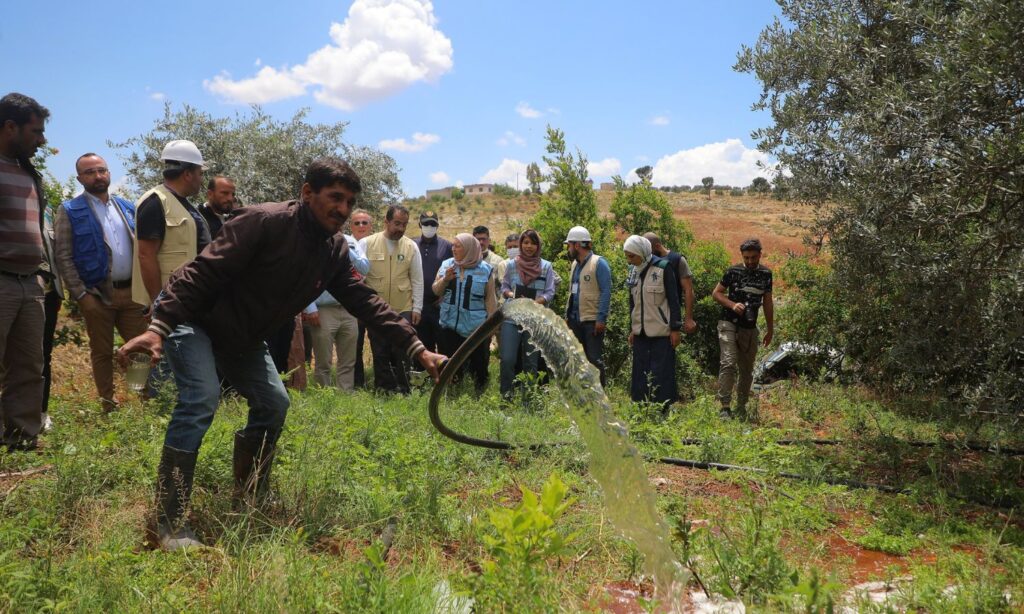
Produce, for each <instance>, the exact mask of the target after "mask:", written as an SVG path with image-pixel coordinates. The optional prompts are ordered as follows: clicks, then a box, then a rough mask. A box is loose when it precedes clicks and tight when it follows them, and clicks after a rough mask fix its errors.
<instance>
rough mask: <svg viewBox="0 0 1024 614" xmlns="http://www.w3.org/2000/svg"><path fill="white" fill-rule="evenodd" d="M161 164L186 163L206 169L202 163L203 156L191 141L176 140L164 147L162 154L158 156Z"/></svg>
mask: <svg viewBox="0 0 1024 614" xmlns="http://www.w3.org/2000/svg"><path fill="white" fill-rule="evenodd" d="M160 160H161V161H162V162H187V163H188V164H195V165H197V166H202V167H203V168H206V164H205V163H204V162H203V154H201V153H199V148H198V147H196V144H195V143H193V142H192V141H185V140H177V141H171V142H170V143H168V144H166V145H164V152H163V153H162V154H160Z"/></svg>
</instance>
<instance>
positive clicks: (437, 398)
mask: <svg viewBox="0 0 1024 614" xmlns="http://www.w3.org/2000/svg"><path fill="white" fill-rule="evenodd" d="M504 319H505V317H504V316H503V315H502V313H501V311H496V312H495V313H494V314H493V315H491V316H490V317H489V318H487V320H485V321H484V323H483V324H481V325H480V327H479V328H477V329H476V330H475V331H473V334H471V335H470V336H469V338H467V339H466V341H465V342H464V343H463V344H462V345H461V346H459V349H458V350H456V351H455V354H454V355H452V356H451V357H450V358H449V359H448V362H447V363H445V365H444V367H443V368H442V370H441V373H440V376H439V378H438V383H437V385H435V386H434V389H433V390H432V391H431V393H430V402H429V405H428V413H429V415H430V423H431V424H433V425H434V428H436V429H437V430H438V432H440V433H441V434H442V435H444V436H445V437H447V438H449V439H451V440H452V441H456V442H458V443H462V444H466V445H470V446H476V447H479V448H487V449H490V450H516V449H527V450H539V449H542V448H549V447H555V446H559V445H564V444H561V443H539V444H528V445H517V444H512V443H509V442H507V441H495V440H492V439H481V438H478V437H472V436H469V435H466V434H464V433H459V432H458V431H455V430H453V429H451V428H449V427H448V425H446V424H445V423H444V421H443V420H441V415H440V412H439V407H440V404H441V399H442V397H443V396H444V391H445V389H446V388H447V387H448V386H449V385H450V384H451V381H452V379H453V378H454V377H455V374H456V373H457V372H458V370H459V367H461V366H462V364H463V363H464V362H466V359H467V358H469V355H470V354H471V353H472V352H473V350H475V349H476V347H477V346H478V345H480V344H481V343H484V342H486V341H487V340H488V339H490V337H491V335H492V334H493V333H494V331H495V330H497V329H498V328H499V327H500V326H501V323H502V322H503V321H504ZM657 460H658V462H660V463H663V464H667V465H675V466H678V467H690V468H693V469H703V470H706V471H710V470H740V471H750V472H752V473H762V474H766V475H778V476H779V477H783V478H786V479H791V480H809V481H818V482H824V483H826V484H833V485H842V486H849V487H851V488H866V489H871V488H873V489H876V490H881V491H883V492H902V491H901V490H900V489H898V488H895V487H892V486H886V485H884V484H869V483H867V482H858V481H856V480H846V479H842V478H827V477H818V478H816V477H809V476H804V475H798V474H795V473H784V472H782V473H774V474H773V473H771V472H769V471H768V470H766V469H761V468H758V467H741V466H739V465H726V464H722V463H705V462H701V461H695V460H687V459H682V458H671V457H664V458H658V459H657Z"/></svg>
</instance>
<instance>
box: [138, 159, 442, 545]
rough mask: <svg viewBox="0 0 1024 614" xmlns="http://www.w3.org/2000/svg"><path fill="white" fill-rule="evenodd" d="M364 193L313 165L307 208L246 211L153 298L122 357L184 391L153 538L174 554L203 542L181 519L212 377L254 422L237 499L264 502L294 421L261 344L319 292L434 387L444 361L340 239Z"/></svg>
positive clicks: (336, 170) (163, 463)
mask: <svg viewBox="0 0 1024 614" xmlns="http://www.w3.org/2000/svg"><path fill="white" fill-rule="evenodd" d="M361 189H362V186H361V183H360V180H359V176H358V175H357V174H356V173H355V171H353V170H352V168H351V167H349V165H348V164H346V163H345V162H343V161H341V160H337V159H333V158H321V159H319V160H315V161H314V162H313V163H312V164H311V165H310V167H309V170H308V171H307V172H306V178H305V183H304V184H303V186H302V196H301V200H298V201H290V202H285V203H271V204H267V205H262V206H257V207H247V208H246V209H245V210H244V211H243V212H242V213H241V214H240V215H238V216H237V217H235V218H233V219H231V220H230V221H228V222H227V223H226V224H225V225H224V227H223V228H222V229H221V232H220V234H219V235H218V236H217V238H216V239H215V240H214V241H213V242H212V243H211V244H210V245H209V246H208V247H207V248H206V249H204V250H203V251H202V253H200V254H199V256H197V257H196V259H195V260H193V261H191V262H189V263H188V264H186V265H185V266H184V267H182V268H181V269H179V270H178V271H177V272H175V273H174V274H173V275H172V276H171V278H170V279H169V280H168V281H167V284H166V285H165V286H164V288H163V290H161V292H160V294H159V295H158V296H157V299H156V301H155V302H154V305H153V320H152V323H151V324H150V326H149V330H147V331H146V332H145V333H143V334H142V335H140V336H138V337H136V338H134V339H132V340H131V341H129V342H128V343H126V344H125V345H124V347H122V348H121V350H120V352H121V354H122V356H123V357H127V356H128V354H131V353H133V352H146V353H148V354H150V355H151V356H152V358H153V361H154V362H155V361H156V359H158V358H159V357H160V355H161V350H163V351H166V353H167V358H168V359H169V362H170V365H171V370H172V371H173V372H174V375H175V380H176V381H177V384H178V401H177V404H176V405H175V408H174V412H173V414H172V415H171V421H170V424H168V426H167V435H166V437H165V438H164V448H163V453H162V456H161V459H160V465H159V468H158V470H157V520H158V522H157V538H158V540H159V543H160V547H161V548H163V549H165V550H176V549H178V548H186V547H191V546H196V545H199V544H200V542H199V541H198V539H197V538H196V536H195V534H194V533H193V532H192V530H191V529H190V528H189V526H188V523H187V522H186V521H185V518H184V510H185V509H186V507H187V504H188V500H189V497H190V495H191V491H192V478H193V475H194V473H195V466H196V458H197V453H198V450H199V445H200V443H201V442H202V440H203V435H204V434H205V433H206V430H207V429H208V428H209V426H210V423H211V422H212V420H213V414H214V411H215V409H216V407H217V401H218V399H219V397H220V384H219V382H218V380H217V376H216V369H215V368H214V367H218V368H220V370H221V372H222V373H224V375H225V376H227V377H228V378H229V379H230V380H231V383H232V384H233V385H234V387H235V389H236V390H238V392H239V394H241V395H242V396H243V397H244V398H245V399H246V400H247V401H248V403H249V421H248V424H247V425H246V426H245V428H244V429H242V430H240V431H238V432H236V433H235V450H234V478H235V493H236V497H237V498H238V499H239V500H243V501H246V502H248V503H259V502H260V501H261V500H262V499H263V497H264V496H265V494H266V492H267V486H268V478H269V475H270V467H271V463H272V461H273V457H274V449H275V446H276V444H277V439H278V436H279V435H280V434H281V429H282V427H283V426H284V420H285V414H286V413H287V410H288V394H287V393H286V392H285V389H284V386H283V385H282V383H281V378H280V377H279V376H278V374H277V371H276V369H275V368H274V363H273V361H272V360H271V359H270V356H269V355H268V354H267V349H266V345H265V344H264V343H263V339H265V338H266V337H267V335H268V333H269V332H270V331H272V330H275V329H276V328H278V327H280V326H281V324H282V323H284V322H287V321H288V320H290V319H292V318H294V317H295V314H297V313H299V312H300V311H302V309H303V308H304V307H306V306H307V305H309V303H311V302H312V301H313V300H314V299H315V298H316V297H318V296H319V295H320V294H321V293H322V292H323V291H324V290H326V291H327V292H330V293H331V295H333V296H334V297H335V298H336V299H337V300H338V302H340V303H341V304H342V305H343V306H344V307H345V308H346V309H347V310H348V311H350V312H351V313H352V314H353V315H355V316H356V317H358V318H359V319H361V320H363V321H364V322H366V324H367V326H368V327H369V328H370V329H371V330H373V331H375V332H376V333H378V334H380V335H381V336H383V337H385V338H386V339H387V340H388V342H389V343H390V344H391V345H393V346H395V347H397V348H401V349H402V350H404V351H405V353H406V355H407V356H409V357H410V358H412V359H415V360H417V361H418V362H419V363H420V364H421V365H423V367H424V368H425V369H426V370H427V371H428V372H430V373H431V375H433V376H434V378H435V379H436V378H437V369H438V366H439V365H440V364H441V362H442V361H443V360H444V357H443V356H440V355H438V354H434V353H432V352H429V351H427V350H426V349H425V348H424V346H423V344H422V343H420V341H419V340H418V339H417V338H416V334H415V331H414V329H413V328H412V326H410V325H409V323H408V322H407V321H406V320H404V319H403V318H402V317H401V316H399V315H398V314H397V313H395V312H394V311H393V310H392V309H391V308H390V307H389V306H388V305H387V304H386V303H385V302H384V301H383V300H381V298H380V297H379V296H377V294H376V293H375V292H374V291H373V290H371V289H370V288H369V287H368V286H366V285H364V284H363V283H362V282H361V281H359V280H358V278H357V276H356V275H355V274H354V273H353V270H352V264H351V261H350V260H349V255H348V243H347V242H346V240H345V238H344V236H343V235H342V234H341V233H340V230H341V228H342V226H343V225H344V224H345V220H346V219H347V218H348V215H349V212H350V210H351V208H352V206H353V203H354V201H355V198H356V195H357V194H358V193H359V192H360V191H361Z"/></svg>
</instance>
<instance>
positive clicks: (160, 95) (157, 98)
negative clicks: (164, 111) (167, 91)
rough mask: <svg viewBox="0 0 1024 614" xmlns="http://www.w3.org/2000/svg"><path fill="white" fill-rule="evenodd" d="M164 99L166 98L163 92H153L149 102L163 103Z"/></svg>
mask: <svg viewBox="0 0 1024 614" xmlns="http://www.w3.org/2000/svg"><path fill="white" fill-rule="evenodd" d="M165 98H167V96H166V95H164V93H163V92H153V93H152V94H150V95H149V99H150V100H155V101H157V102H163V101H164V99H165Z"/></svg>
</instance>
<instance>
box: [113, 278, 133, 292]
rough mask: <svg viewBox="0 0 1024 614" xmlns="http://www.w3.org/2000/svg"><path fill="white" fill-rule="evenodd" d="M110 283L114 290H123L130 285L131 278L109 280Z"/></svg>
mask: <svg viewBox="0 0 1024 614" xmlns="http://www.w3.org/2000/svg"><path fill="white" fill-rule="evenodd" d="M110 285H112V286H114V289H115V290H124V289H125V288H131V287H132V280H130V279H123V280H121V281H112V282H110Z"/></svg>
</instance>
